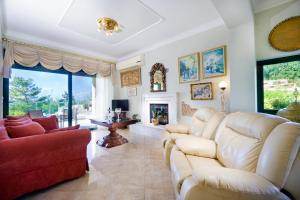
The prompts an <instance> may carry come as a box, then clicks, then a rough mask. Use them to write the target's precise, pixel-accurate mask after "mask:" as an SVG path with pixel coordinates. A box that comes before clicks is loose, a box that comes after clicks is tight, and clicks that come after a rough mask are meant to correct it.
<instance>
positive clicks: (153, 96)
mask: <svg viewBox="0 0 300 200" xmlns="http://www.w3.org/2000/svg"><path fill="white" fill-rule="evenodd" d="M150 104H168V110H169V112H168V113H169V124H177V117H178V113H177V108H178V94H177V93H175V92H174V93H165V92H163V93H148V94H144V95H143V97H142V108H143V109H142V123H143V124H146V125H150Z"/></svg>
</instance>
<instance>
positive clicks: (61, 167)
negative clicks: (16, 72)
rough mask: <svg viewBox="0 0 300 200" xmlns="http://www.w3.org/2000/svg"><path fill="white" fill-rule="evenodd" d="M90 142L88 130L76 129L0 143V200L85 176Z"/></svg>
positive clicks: (6, 199) (0, 121) (7, 199)
mask: <svg viewBox="0 0 300 200" xmlns="http://www.w3.org/2000/svg"><path fill="white" fill-rule="evenodd" d="M3 121H4V120H0V126H1V125H2V127H3V124H4V122H3ZM90 139H91V133H90V131H89V130H87V129H75V130H63V131H59V130H58V131H56V132H51V131H50V132H49V133H47V134H41V135H33V136H27V137H19V138H9V139H4V140H0V199H1V200H10V199H15V198H17V197H19V196H22V195H23V194H25V193H28V192H32V191H35V190H39V189H42V188H46V187H48V186H51V185H54V184H56V183H59V182H62V181H65V180H70V179H74V178H77V177H80V176H83V175H85V173H86V170H88V162H87V152H86V151H87V144H88V143H89V142H90Z"/></svg>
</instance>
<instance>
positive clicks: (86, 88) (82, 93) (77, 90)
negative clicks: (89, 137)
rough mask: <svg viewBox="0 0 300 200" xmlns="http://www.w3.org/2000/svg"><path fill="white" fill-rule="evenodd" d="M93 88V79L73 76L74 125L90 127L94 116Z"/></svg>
mask: <svg viewBox="0 0 300 200" xmlns="http://www.w3.org/2000/svg"><path fill="white" fill-rule="evenodd" d="M92 86H93V78H92V77H87V76H76V75H75V76H72V91H73V97H72V103H73V105H72V110H73V121H72V124H80V126H82V127H86V126H90V119H91V118H92V114H93V112H92V105H93V104H92Z"/></svg>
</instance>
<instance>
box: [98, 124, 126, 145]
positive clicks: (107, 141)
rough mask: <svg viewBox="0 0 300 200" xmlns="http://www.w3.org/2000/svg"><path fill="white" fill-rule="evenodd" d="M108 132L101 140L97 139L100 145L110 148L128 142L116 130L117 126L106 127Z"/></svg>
mask: <svg viewBox="0 0 300 200" xmlns="http://www.w3.org/2000/svg"><path fill="white" fill-rule="evenodd" d="M108 130H109V132H110V134H108V135H107V136H105V137H103V140H102V141H101V140H98V141H97V144H98V145H99V146H102V147H106V148H111V147H115V146H119V145H122V144H125V143H128V140H127V139H126V138H124V137H123V136H122V135H120V134H119V133H117V132H116V130H117V128H115V127H110V128H108Z"/></svg>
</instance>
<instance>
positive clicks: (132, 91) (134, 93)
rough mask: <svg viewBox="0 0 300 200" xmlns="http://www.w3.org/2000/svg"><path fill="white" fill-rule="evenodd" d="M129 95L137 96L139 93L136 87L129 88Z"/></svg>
mask: <svg viewBox="0 0 300 200" xmlns="http://www.w3.org/2000/svg"><path fill="white" fill-rule="evenodd" d="M127 95H128V96H129V97H132V96H136V95H137V91H136V87H131V88H128V89H127Z"/></svg>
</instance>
